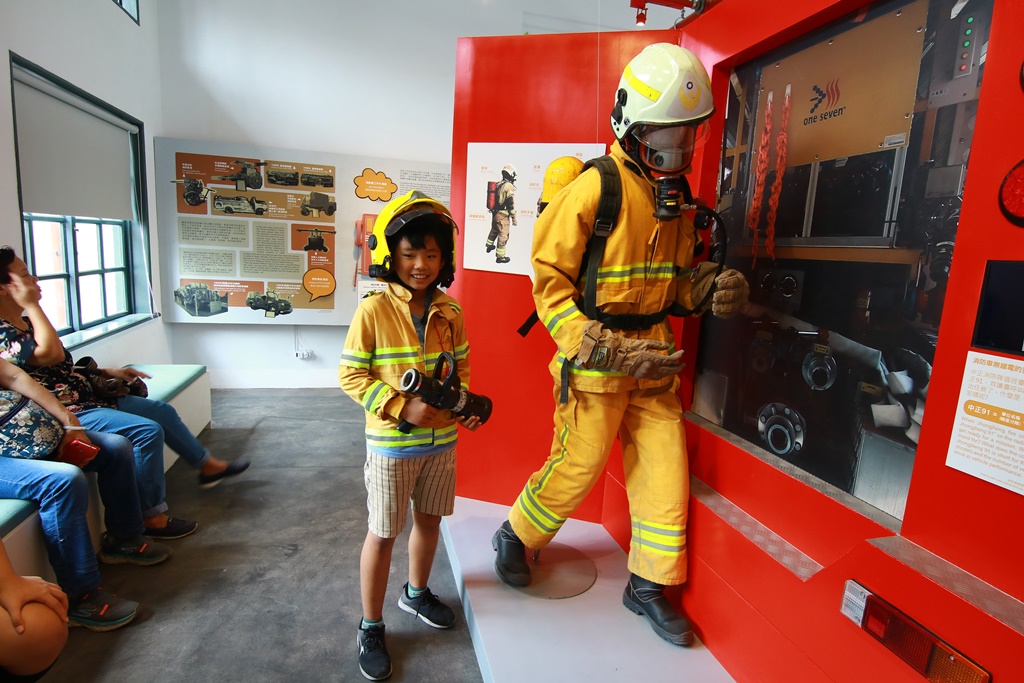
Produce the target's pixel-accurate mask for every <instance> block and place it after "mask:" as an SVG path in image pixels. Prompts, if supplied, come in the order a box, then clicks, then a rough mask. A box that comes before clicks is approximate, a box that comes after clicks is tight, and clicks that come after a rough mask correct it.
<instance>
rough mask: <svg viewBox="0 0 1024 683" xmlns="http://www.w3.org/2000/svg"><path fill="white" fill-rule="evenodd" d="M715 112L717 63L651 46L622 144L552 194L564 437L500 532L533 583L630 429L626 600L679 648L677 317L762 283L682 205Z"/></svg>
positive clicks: (733, 300) (630, 76)
mask: <svg viewBox="0 0 1024 683" xmlns="http://www.w3.org/2000/svg"><path fill="white" fill-rule="evenodd" d="M713 113H714V105H713V103H712V98H711V84H710V81H709V79H708V75H707V72H706V71H705V69H704V67H703V65H702V64H701V63H700V61H698V59H697V58H696V57H695V56H694V55H693V54H692V53H691V52H689V51H688V50H685V49H683V48H681V47H679V46H677V45H673V44H670V43H658V44H654V45H650V46H648V47H646V48H645V49H644V50H643V51H642V52H641V53H640V54H639V55H637V56H636V57H634V58H633V59H632V60H631V61H630V62H629V64H628V65H627V66H626V68H625V70H624V72H623V75H622V78H621V79H620V81H619V86H618V88H617V91H616V93H615V100H614V104H613V107H612V110H611V126H612V130H613V131H614V133H615V137H616V142H615V143H614V144H613V145H612V150H611V153H610V155H608V156H606V157H602V158H601V159H598V160H594V161H595V162H597V163H596V164H595V166H593V167H590V168H587V169H586V170H584V171H583V172H582V173H581V174H580V175H579V177H578V178H576V180H575V181H574V182H572V184H571V185H569V186H568V187H567V188H564V189H563V190H562V191H560V192H557V194H555V195H554V196H553V197H550V202H549V203H548V204H547V206H546V207H545V209H544V212H543V214H542V215H541V216H540V217H539V218H538V220H537V225H536V230H535V233H534V240H533V249H532V254H531V260H532V264H533V269H534V273H535V280H534V285H533V296H534V303H535V304H536V307H537V314H538V316H539V321H540V322H542V323H543V324H544V326H545V327H546V328H547V330H548V332H549V333H550V334H551V337H552V338H553V339H554V341H555V343H556V344H557V346H558V350H557V352H556V354H555V356H554V358H553V359H552V361H551V363H550V365H549V368H550V371H551V373H552V377H553V379H554V383H555V391H554V395H555V401H556V406H555V416H554V423H555V424H554V438H553V440H552V445H551V451H550V456H549V457H548V459H547V461H546V462H545V463H544V464H543V465H542V466H541V467H540V468H539V469H538V470H537V471H536V472H534V474H533V475H532V476H531V477H530V478H529V480H528V481H527V482H526V485H525V487H524V488H523V490H522V492H521V493H520V495H519V497H518V499H517V500H516V502H515V503H514V504H513V506H512V507H511V509H510V510H509V515H508V519H507V520H506V521H505V522H504V523H503V524H502V525H501V526H500V527H499V528H498V530H497V531H496V532H495V533H494V536H493V537H492V539H491V544H492V547H493V548H494V550H496V551H497V555H496V557H495V562H494V568H495V572H496V573H497V575H498V577H499V578H500V579H501V580H502V581H503V582H505V583H506V584H508V585H510V586H513V587H522V586H526V585H529V583H530V581H531V578H532V576H531V571H530V565H529V564H528V563H527V561H526V549H527V548H531V549H533V550H534V551H537V550H539V549H541V548H543V547H545V546H546V545H547V544H548V543H550V542H551V540H552V539H553V538H554V536H555V534H556V533H557V532H558V530H559V529H560V528H561V527H562V525H563V524H564V523H565V521H566V520H567V519H568V518H569V517H570V516H571V515H572V513H573V512H574V511H575V510H576V508H577V507H578V506H579V505H580V503H582V501H583V499H584V498H585V497H586V495H587V494H588V493H589V492H590V490H591V489H592V488H593V487H594V485H595V484H596V483H597V482H598V481H599V479H600V477H601V475H602V472H603V471H604V468H605V464H606V462H607V460H608V455H609V452H610V451H611V449H612V446H613V444H614V442H615V439H616V437H618V439H619V441H620V443H621V444H622V458H623V470H624V473H625V484H626V493H627V495H628V497H629V511H630V516H631V518H632V519H631V527H632V540H631V542H630V548H629V558H628V568H629V571H630V578H629V581H628V583H627V585H626V587H625V590H624V592H623V604H624V606H625V607H626V608H627V609H628V610H630V611H631V612H634V613H636V614H639V615H642V616H643V617H644V618H645V619H646V621H647V622H648V623H649V624H650V625H651V627H652V628H653V630H654V631H655V633H657V634H658V636H660V637H661V638H663V639H665V640H667V641H668V642H670V643H673V644H675V645H679V646H687V645H690V644H691V643H692V642H693V629H692V627H691V625H690V622H689V620H688V619H687V617H686V615H685V614H684V613H682V611H681V610H680V609H677V608H676V606H675V605H673V604H672V603H671V602H670V601H669V599H668V598H667V597H666V596H665V593H664V589H665V587H666V586H670V585H679V584H682V583H685V581H686V578H687V565H686V552H687V551H686V548H687V546H686V524H687V500H688V497H689V476H688V464H687V458H686V442H685V439H684V433H683V420H682V406H681V404H680V400H679V397H678V395H677V394H676V390H677V389H678V388H679V386H680V380H679V377H678V373H679V372H680V370H682V369H683V367H684V363H683V360H682V354H683V352H682V351H675V338H674V335H673V331H672V327H671V326H670V324H669V322H668V320H667V319H666V316H667V315H676V316H686V315H700V314H702V313H704V312H705V311H707V310H711V311H712V312H713V314H714V315H716V316H720V317H726V316H730V315H733V314H735V313H736V312H738V311H740V310H741V308H742V307H743V306H744V304H745V303H746V299H747V293H748V286H747V282H746V279H745V278H744V276H743V275H742V274H741V273H739V272H738V271H735V270H731V269H725V268H724V265H723V264H717V263H714V262H712V261H704V262H702V263H700V264H697V265H694V264H693V263H692V261H693V254H694V248H695V246H696V245H697V243H698V241H699V239H700V238H699V234H698V232H697V229H696V228H695V226H694V219H692V218H691V217H690V216H689V215H687V214H685V213H684V211H687V210H690V209H692V206H689V205H690V203H691V202H692V199H690V196H689V186H688V184H687V183H686V179H685V174H686V173H688V172H689V171H690V162H691V159H692V158H693V153H694V150H695V149H696V148H697V147H698V146H699V145H700V144H702V143H703V141H704V137H705V135H706V132H705V131H706V129H707V127H708V119H709V118H710V117H711V115H712V114H713ZM606 184H607V187H608V192H607V193H604V192H602V186H604V185H606ZM609 196H612V197H614V199H615V200H617V201H609ZM681 196H682V197H686V198H687V199H690V201H687V202H685V203H684V202H682V201H680V197H681ZM610 206H614V207H615V208H614V209H609V207H610ZM711 213H713V212H711ZM583 228H585V229H583ZM492 233H493V231H492ZM584 254H589V255H588V256H587V257H585V256H584ZM652 273H663V274H664V275H658V276H652V275H651V274H652ZM625 293H629V294H630V296H628V297H627V296H624V294H625ZM673 351H675V352H674V353H673Z"/></svg>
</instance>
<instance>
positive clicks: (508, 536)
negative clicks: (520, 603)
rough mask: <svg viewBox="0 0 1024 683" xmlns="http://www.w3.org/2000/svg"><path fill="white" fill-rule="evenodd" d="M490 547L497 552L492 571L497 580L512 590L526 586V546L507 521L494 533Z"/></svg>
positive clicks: (527, 569) (527, 577)
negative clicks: (495, 574) (496, 575)
mask: <svg viewBox="0 0 1024 683" xmlns="http://www.w3.org/2000/svg"><path fill="white" fill-rule="evenodd" d="M491 546H492V547H493V548H494V549H495V550H497V551H498V556H497V557H495V558H494V571H495V572H496V573H497V574H498V578H499V579H501V580H502V581H504V582H505V583H506V584H508V585H509V586H512V587H513V588H522V587H523V586H528V585H529V584H530V565H528V564H526V546H525V545H523V542H522V541H520V540H519V537H518V536H516V532H514V531H512V525H511V524H509V523H508V520H507V519H506V520H505V523H504V524H502V525H501V526H500V527H498V530H497V531H495V532H494V536H493V537H492V538H491Z"/></svg>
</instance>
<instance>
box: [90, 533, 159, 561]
mask: <svg viewBox="0 0 1024 683" xmlns="http://www.w3.org/2000/svg"><path fill="white" fill-rule="evenodd" d="M170 556H171V549H170V548H169V547H167V546H166V545H164V544H163V543H157V542H156V541H151V540H150V539H148V538H146V537H145V536H136V537H135V538H114V537H113V536H111V535H110V534H108V533H104V534H103V540H102V541H100V552H99V558H100V562H103V563H104V564H137V565H141V566H144V567H145V566H149V565H151V564H160V563H161V562H163V561H164V560H166V559H167V558H168V557H170Z"/></svg>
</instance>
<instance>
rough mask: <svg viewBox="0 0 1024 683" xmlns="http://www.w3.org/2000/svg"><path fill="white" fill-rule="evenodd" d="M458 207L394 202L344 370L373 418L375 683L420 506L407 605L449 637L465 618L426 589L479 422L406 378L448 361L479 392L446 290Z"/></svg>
mask: <svg viewBox="0 0 1024 683" xmlns="http://www.w3.org/2000/svg"><path fill="white" fill-rule="evenodd" d="M457 230H458V227H457V226H456V225H455V221H454V220H453V219H452V217H451V214H450V213H449V211H448V209H447V208H446V207H445V206H444V205H442V204H441V203H439V202H436V201H434V200H433V199H430V198H429V197H427V196H426V195H424V194H422V193H421V192H419V191H415V190H414V191H412V192H409V193H407V194H405V195H403V196H401V197H397V198H396V199H394V200H392V201H391V202H389V203H388V204H387V205H386V206H385V207H384V209H383V211H381V213H380V215H379V216H378V218H377V221H376V222H375V224H374V229H373V235H372V236H371V238H370V240H369V244H370V247H371V253H372V265H371V268H370V275H372V276H374V277H376V278H378V279H380V280H384V281H385V282H387V283H388V285H387V289H386V290H384V291H383V292H381V293H378V294H375V295H372V296H370V297H368V298H366V299H364V300H363V301H362V302H361V303H360V305H359V308H358V309H357V310H356V313H355V316H354V318H353V320H352V324H351V326H350V327H349V332H348V336H347V337H346V339H345V348H344V351H343V352H342V356H341V361H340V364H339V368H338V378H339V382H340V384H341V387H342V389H343V390H344V391H345V393H347V394H348V395H349V396H351V397H352V398H353V399H354V400H355V401H356V402H357V403H359V404H360V405H362V406H363V408H364V409H365V410H366V451H367V453H366V465H365V467H364V470H365V483H366V489H367V508H368V509H369V530H368V532H367V534H366V539H365V541H364V543H363V549H362V554H361V556H360V562H359V580H360V589H361V590H360V592H361V595H362V609H363V616H362V621H361V622H360V625H359V631H358V636H357V643H358V651H359V655H358V656H359V668H360V671H361V672H362V673H363V675H364V676H366V678H368V679H370V680H383V679H384V678H387V677H388V676H389V675H390V674H391V657H390V655H389V654H388V650H387V647H386V645H385V643H384V621H383V607H384V597H385V593H386V591H387V583H388V573H389V570H390V567H391V552H392V548H393V547H394V543H395V538H396V537H397V536H398V535H399V534H400V533H401V532H402V529H403V527H404V526H405V523H406V518H407V515H408V511H409V501H410V500H411V501H412V508H413V511H412V516H413V528H412V532H411V534H410V537H409V574H408V576H409V580H408V583H406V584H405V586H404V587H403V588H402V592H401V595H400V597H399V599H398V606H399V608H401V609H402V610H404V611H405V612H408V613H410V614H413V615H416V616H417V617H419V618H420V619H421V620H422V621H423V622H424V623H426V624H427V625H428V626H432V627H434V628H439V629H447V628H451V627H452V626H453V625H454V623H455V614H454V612H453V611H452V610H451V608H449V607H448V606H447V605H445V604H444V603H442V602H441V601H440V600H438V598H437V596H435V595H434V594H433V593H432V592H431V591H430V589H429V588H428V587H427V581H428V579H429V578H430V570H431V566H432V564H433V559H434V552H435V550H436V548H437V538H438V529H439V526H440V523H441V518H442V517H443V516H446V515H451V514H452V512H453V509H454V501H455V444H456V431H457V429H458V426H459V425H460V424H461V425H462V426H464V427H467V428H469V429H476V428H477V426H479V424H480V418H479V417H478V416H471V417H456V416H453V415H452V413H451V411H449V410H441V409H438V408H435V407H433V406H432V405H430V404H428V403H426V402H425V401H424V400H423V399H422V398H420V397H418V396H413V397H410V396H409V395H407V394H404V393H403V392H402V391H400V386H401V379H402V376H403V374H404V373H405V371H406V370H408V369H410V368H415V369H416V370H419V371H421V372H427V373H430V372H432V371H433V370H434V367H435V366H436V364H437V363H439V362H441V360H440V359H441V357H442V354H446V355H447V356H448V357H449V358H452V357H453V358H454V360H455V365H456V367H457V373H456V375H457V376H458V377H459V378H460V379H461V382H462V383H463V385H464V386H465V385H468V383H469V343H468V342H467V340H466V329H465V326H464V324H463V316H462V309H461V308H460V307H459V304H458V303H457V302H456V301H455V300H454V299H453V298H451V297H450V296H448V295H446V294H444V293H443V292H441V291H439V290H438V286H443V287H447V286H448V285H450V284H451V283H452V280H453V279H454V276H455V232H456V231H457Z"/></svg>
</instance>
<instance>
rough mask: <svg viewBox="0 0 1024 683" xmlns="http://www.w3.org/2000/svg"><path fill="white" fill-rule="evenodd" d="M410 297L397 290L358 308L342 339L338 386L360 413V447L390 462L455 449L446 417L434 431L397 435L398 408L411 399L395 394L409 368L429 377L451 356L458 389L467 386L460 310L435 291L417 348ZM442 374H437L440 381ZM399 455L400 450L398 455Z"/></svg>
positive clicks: (449, 418)
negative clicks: (362, 425) (363, 438)
mask: <svg viewBox="0 0 1024 683" xmlns="http://www.w3.org/2000/svg"><path fill="white" fill-rule="evenodd" d="M411 297H412V295H411V293H410V292H409V291H408V290H407V289H405V287H402V286H401V285H398V284H394V283H388V286H387V289H386V290H384V291H383V292H380V293H377V294H374V295H372V296H370V297H368V298H366V299H363V301H362V302H360V304H359V307H358V308H357V309H356V313H355V316H354V317H353V319H352V324H351V326H350V327H349V330H348V336H347V337H346V338H345V348H344V350H343V351H342V354H341V361H340V363H339V365H338V381H339V383H340V384H341V388H342V389H343V390H344V391H345V393H346V394H348V395H349V396H351V397H352V398H353V399H354V400H355V401H356V402H357V403H359V404H360V405H362V406H363V408H364V409H365V410H366V444H367V445H368V446H369V447H370V448H371V449H372V450H374V451H375V452H377V453H381V454H383V455H389V456H391V457H409V456H416V455H425V454H428V453H432V452H436V451H439V450H446V449H448V448H451V447H452V446H454V445H455V440H456V429H457V427H458V425H457V424H456V423H455V420H454V419H453V418H452V416H451V414H450V413H449V414H448V416H447V419H446V420H445V422H444V423H443V424H441V425H440V426H438V427H434V428H430V427H415V428H413V429H412V430H411V431H410V432H409V433H408V434H404V433H402V432H401V431H399V430H398V424H399V422H400V421H401V418H400V417H399V416H400V415H401V413H402V408H403V407H404V406H405V404H406V403H407V402H408V401H409V400H411V399H412V398H413V396H411V395H406V394H402V392H401V391H399V387H400V386H401V381H402V375H403V374H405V371H406V370H408V369H409V368H416V369H417V370H419V371H420V372H424V373H426V374H427V375H432V373H433V372H434V368H435V366H436V365H437V362H438V358H439V357H440V355H441V353H442V352H444V351H447V352H448V353H450V354H452V355H453V356H455V359H456V361H457V363H458V376H459V379H460V381H461V383H462V386H463V387H468V386H469V342H468V341H467V340H466V328H465V325H464V321H463V317H462V308H461V307H460V306H459V304H458V302H457V301H455V299H453V298H452V297H450V296H448V295H447V294H444V293H443V292H441V291H440V290H435V292H434V295H433V300H432V301H431V302H430V308H429V309H428V311H427V324H426V332H425V334H424V341H423V345H422V346H421V345H420V340H419V338H418V337H417V336H416V328H415V327H413V322H412V317H411V314H410V312H409V301H410V299H411ZM446 374H447V368H444V369H443V370H442V374H441V377H442V378H443V377H445V376H446ZM403 449H404V450H403Z"/></svg>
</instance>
